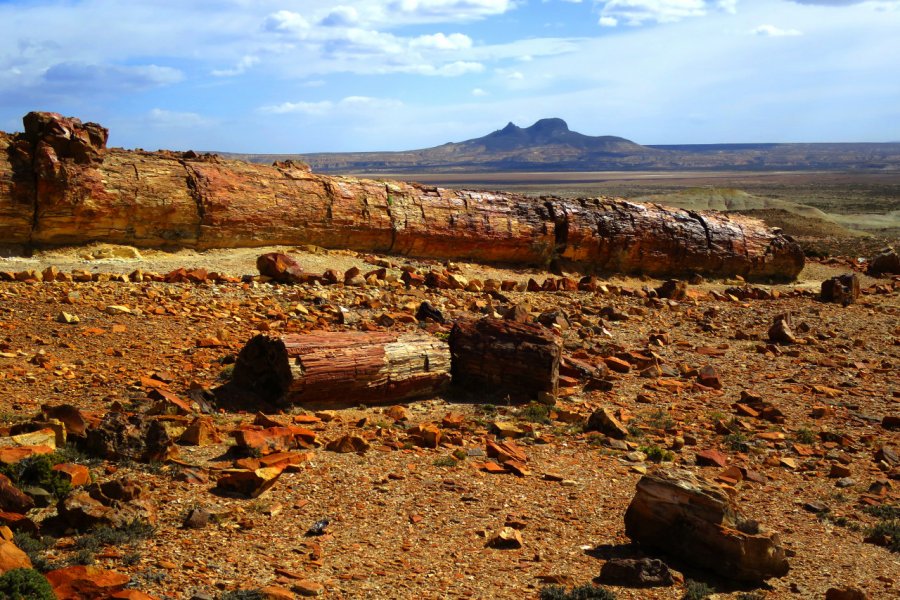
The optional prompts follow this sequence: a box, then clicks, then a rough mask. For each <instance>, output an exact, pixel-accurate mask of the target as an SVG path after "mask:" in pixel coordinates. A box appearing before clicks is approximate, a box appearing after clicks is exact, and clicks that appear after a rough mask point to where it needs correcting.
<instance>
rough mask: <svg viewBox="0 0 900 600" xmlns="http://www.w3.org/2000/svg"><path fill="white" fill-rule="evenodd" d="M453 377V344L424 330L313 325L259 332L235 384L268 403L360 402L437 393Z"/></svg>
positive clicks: (239, 361)
mask: <svg viewBox="0 0 900 600" xmlns="http://www.w3.org/2000/svg"><path fill="white" fill-rule="evenodd" d="M449 381H450V352H449V350H448V348H447V345H446V344H445V343H444V342H443V341H441V340H438V339H436V338H433V337H431V336H429V335H424V334H398V333H391V332H375V333H369V332H357V331H349V332H344V331H339V332H334V331H313V332H310V333H306V334H291V335H284V336H282V337H269V336H266V335H258V336H256V337H254V338H253V339H251V340H250V341H249V342H247V344H246V345H245V346H244V348H243V349H242V350H241V352H240V354H239V355H238V358H237V362H236V364H235V368H234V383H235V384H236V385H238V386H239V387H241V388H244V389H247V390H250V391H253V392H255V393H256V394H258V395H259V396H260V398H261V399H263V400H264V401H266V402H273V403H280V402H288V403H297V404H301V403H302V404H307V405H322V406H324V405H351V406H352V405H357V404H383V403H392V402H400V401H403V400H409V399H412V398H417V397H423V396H432V395H434V394H436V393H438V392H440V391H441V390H442V389H443V388H444V387H445V386H446V385H447V383H448V382H449Z"/></svg>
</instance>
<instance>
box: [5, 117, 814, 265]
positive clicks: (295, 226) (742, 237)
mask: <svg viewBox="0 0 900 600" xmlns="http://www.w3.org/2000/svg"><path fill="white" fill-rule="evenodd" d="M24 123H25V132H24V133H21V134H16V135H9V134H3V133H0V235H2V236H3V238H2V241H3V243H7V244H21V245H36V246H41V245H44V246H46V245H60V244H82V243H88V242H94V241H103V242H109V243H118V244H129V245H134V246H139V247H173V246H177V247H192V248H200V249H203V248H229V247H255V246H266V245H274V244H285V245H294V244H317V245H320V246H324V247H326V248H347V249H352V250H359V251H367V252H383V253H393V254H401V255H410V256H419V257H430V258H439V259H453V260H473V261H480V262H489V263H506V264H523V265H546V264H549V263H550V262H552V261H557V262H559V263H561V264H562V265H564V266H566V267H567V268H572V269H578V270H582V271H605V272H622V273H646V274H650V275H659V276H671V275H681V274H688V273H699V274H703V275H709V276H733V275H742V276H744V277H746V278H752V279H766V278H773V279H793V278H794V277H796V275H797V274H798V273H799V272H800V270H801V269H802V268H803V253H802V251H801V250H800V247H799V246H798V245H797V244H796V243H795V242H793V241H792V240H791V239H789V238H787V237H785V236H784V235H782V234H781V233H780V232H779V231H778V230H773V229H771V228H768V227H767V226H766V225H765V224H764V223H763V222H761V221H759V220H757V219H752V218H749V217H743V216H726V215H724V214H718V213H712V212H703V213H700V212H693V211H685V210H679V209H674V208H668V207H664V206H660V205H656V204H638V203H634V202H626V201H623V200H615V199H609V198H599V199H579V200H567V199H560V198H549V199H548V198H543V199H541V200H536V199H533V198H528V197H525V196H520V195H515V194H502V193H489V192H476V191H465V190H447V189H442V188H436V187H427V186H421V185H417V184H409V183H400V182H385V181H373V180H365V179H355V178H350V177H328V176H322V175H316V174H313V173H310V172H309V170H308V168H306V167H305V165H302V164H299V163H295V162H290V161H288V162H283V163H275V164H274V165H273V166H263V165H256V164H250V163H244V162H240V161H231V160H222V159H220V158H219V157H217V156H211V155H204V156H198V155H197V154H195V153H193V152H185V153H175V152H153V153H150V152H142V151H126V150H121V149H107V148H106V139H107V135H108V132H107V130H106V129H104V128H103V127H101V126H100V125H97V124H95V123H82V122H81V121H79V120H78V119H73V118H66V117H62V116H60V115H57V114H54V113H29V114H28V115H26V117H25V119H24Z"/></svg>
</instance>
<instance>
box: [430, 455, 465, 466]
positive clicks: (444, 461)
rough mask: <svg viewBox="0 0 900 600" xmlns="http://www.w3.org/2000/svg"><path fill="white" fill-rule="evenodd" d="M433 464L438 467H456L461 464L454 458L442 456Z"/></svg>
mask: <svg viewBox="0 0 900 600" xmlns="http://www.w3.org/2000/svg"><path fill="white" fill-rule="evenodd" d="M431 464H433V465H434V466H436V467H455V466H456V465H458V464H459V462H458V461H457V460H456V459H455V458H453V457H452V456H441V457H440V458H436V459H434V462H433V463H431Z"/></svg>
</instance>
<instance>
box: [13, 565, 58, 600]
mask: <svg viewBox="0 0 900 600" xmlns="http://www.w3.org/2000/svg"><path fill="white" fill-rule="evenodd" d="M0 598H5V599H6V600H56V594H54V593H53V588H52V587H50V582H49V581H47V578H46V577H44V576H43V575H41V574H40V573H38V572H37V571H35V570H34V569H12V570H10V571H7V572H6V573H4V574H3V575H2V576H0Z"/></svg>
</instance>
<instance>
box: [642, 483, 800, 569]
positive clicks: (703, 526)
mask: <svg viewBox="0 0 900 600" xmlns="http://www.w3.org/2000/svg"><path fill="white" fill-rule="evenodd" d="M625 535H627V536H628V537H629V538H631V539H632V540H633V541H635V542H637V543H638V544H640V545H641V546H643V547H646V548H656V549H659V550H662V551H663V552H666V553H667V554H670V555H672V556H675V557H678V558H679V559H681V560H683V561H684V562H687V563H692V564H694V565H696V566H699V567H703V568H705V569H711V570H713V571H716V572H717V573H719V574H720V575H723V576H725V577H728V578H731V579H739V580H744V581H761V580H765V579H769V578H770V577H782V576H784V575H786V574H787V572H788V569H789V565H788V561H787V557H786V554H785V551H784V548H783V547H782V546H781V541H780V539H779V537H778V535H777V534H775V533H772V532H767V531H764V530H763V529H762V528H761V527H760V525H759V524H758V523H756V522H755V521H752V520H749V519H746V518H744V517H743V516H742V515H741V514H740V512H739V511H738V508H737V505H736V504H735V502H734V501H733V500H732V499H731V498H730V497H729V496H728V494H726V493H725V491H724V490H723V489H722V488H721V486H719V485H718V484H717V483H716V482H714V481H711V480H708V479H704V478H701V477H699V476H696V475H694V474H693V473H690V472H689V471H685V470H682V469H669V468H659V469H656V470H655V471H653V472H651V473H648V474H647V475H644V476H643V477H642V478H641V480H640V481H638V484H637V493H636V494H635V496H634V498H633V499H632V500H631V504H629V505H628V509H627V510H626V512H625Z"/></svg>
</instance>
